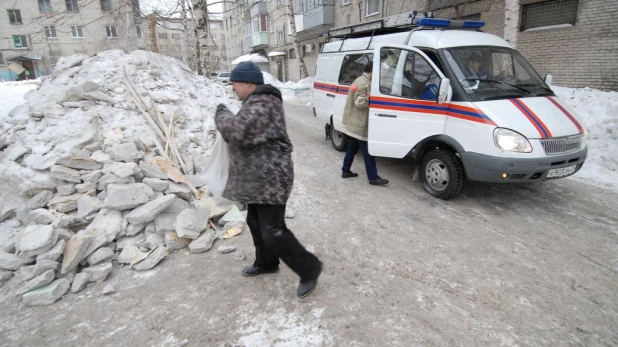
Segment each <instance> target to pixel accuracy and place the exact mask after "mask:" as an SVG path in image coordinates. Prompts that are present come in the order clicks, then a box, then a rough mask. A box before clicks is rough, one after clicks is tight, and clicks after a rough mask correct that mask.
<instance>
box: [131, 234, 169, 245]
mask: <svg viewBox="0 0 618 347" xmlns="http://www.w3.org/2000/svg"><path fill="white" fill-rule="evenodd" d="M145 235H146V239H145V240H144V242H141V243H140V244H136V246H139V245H143V246H145V247H146V248H148V249H155V248H157V247H159V246H165V240H164V238H163V236H162V235H159V234H157V233H149V232H147V233H146V234H145Z"/></svg>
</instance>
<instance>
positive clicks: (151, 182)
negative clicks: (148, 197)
mask: <svg viewBox="0 0 618 347" xmlns="http://www.w3.org/2000/svg"><path fill="white" fill-rule="evenodd" d="M143 183H144V184H146V185H148V186H149V187H150V188H152V189H153V190H155V191H157V192H162V191H165V190H166V189H167V188H168V187H169V185H170V181H167V180H160V179H158V178H149V177H146V178H144V180H143Z"/></svg>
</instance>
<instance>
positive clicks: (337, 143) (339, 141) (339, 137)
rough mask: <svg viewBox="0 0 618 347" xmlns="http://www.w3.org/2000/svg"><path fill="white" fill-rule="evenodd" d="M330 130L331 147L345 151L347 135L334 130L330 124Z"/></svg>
mask: <svg viewBox="0 0 618 347" xmlns="http://www.w3.org/2000/svg"><path fill="white" fill-rule="evenodd" d="M330 131H331V133H330V142H331V143H332V144H333V148H335V149H336V150H337V151H339V152H345V151H346V150H347V149H348V135H346V134H344V133H342V132H340V131H337V130H335V127H334V126H332V125H331V127H330Z"/></svg>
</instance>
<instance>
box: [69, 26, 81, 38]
mask: <svg viewBox="0 0 618 347" xmlns="http://www.w3.org/2000/svg"><path fill="white" fill-rule="evenodd" d="M71 37H72V38H74V39H77V38H83V37H84V30H83V28H82V27H80V26H77V25H71Z"/></svg>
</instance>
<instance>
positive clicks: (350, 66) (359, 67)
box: [339, 53, 373, 84]
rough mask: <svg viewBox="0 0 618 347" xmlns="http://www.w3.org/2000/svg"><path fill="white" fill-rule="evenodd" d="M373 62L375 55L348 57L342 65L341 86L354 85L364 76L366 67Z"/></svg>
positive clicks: (352, 55) (351, 55)
mask: <svg viewBox="0 0 618 347" xmlns="http://www.w3.org/2000/svg"><path fill="white" fill-rule="evenodd" d="M371 61H373V54H367V53H365V54H349V55H346V56H345V57H344V58H343V63H342V64H341V72H339V84H352V82H354V80H355V79H357V78H358V77H360V75H362V74H363V69H364V68H365V65H367V64H368V63H369V62H371Z"/></svg>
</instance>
